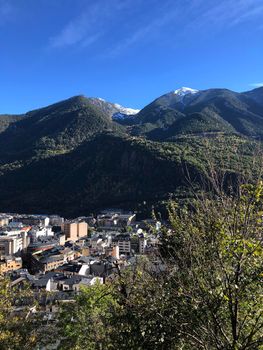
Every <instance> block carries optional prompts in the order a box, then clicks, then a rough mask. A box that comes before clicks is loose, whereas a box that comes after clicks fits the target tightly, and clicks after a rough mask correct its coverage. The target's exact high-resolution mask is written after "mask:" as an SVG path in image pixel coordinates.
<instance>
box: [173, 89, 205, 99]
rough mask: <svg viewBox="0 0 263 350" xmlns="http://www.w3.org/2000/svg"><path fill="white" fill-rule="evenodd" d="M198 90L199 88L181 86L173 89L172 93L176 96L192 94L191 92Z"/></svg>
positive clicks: (194, 92)
mask: <svg viewBox="0 0 263 350" xmlns="http://www.w3.org/2000/svg"><path fill="white" fill-rule="evenodd" d="M198 92H199V90H196V89H191V88H188V87H181V88H180V89H177V90H175V91H174V92H173V93H174V95H178V96H181V97H183V96H186V95H189V94H191V95H193V94H197V93H198Z"/></svg>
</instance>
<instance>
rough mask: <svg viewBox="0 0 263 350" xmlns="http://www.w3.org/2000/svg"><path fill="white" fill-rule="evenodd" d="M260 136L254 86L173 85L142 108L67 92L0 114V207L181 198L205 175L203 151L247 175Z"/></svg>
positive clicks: (261, 117) (261, 97)
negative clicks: (65, 96)
mask: <svg viewBox="0 0 263 350" xmlns="http://www.w3.org/2000/svg"><path fill="white" fill-rule="evenodd" d="M262 138H263V88H258V89H254V90H252V91H248V92H244V93H237V92H233V91H230V90H227V89H208V90H200V91H198V90H194V89H190V88H181V89H177V90H175V91H172V92H170V93H168V94H165V95H163V96H161V97H159V98H157V99H156V100H154V101H153V102H151V103H150V104H149V105H147V106H145V107H144V108H143V109H142V110H135V109H131V108H125V107H122V106H120V105H119V104H115V103H110V102H107V101H105V100H103V99H101V98H87V97H84V96H75V97H72V98H69V99H67V100H65V101H61V102H58V103H55V104H53V105H50V106H47V107H45V108H40V109H38V110H34V111H30V112H28V113H25V114H23V115H1V116H0V211H11V212H13V211H18V212H21V211H23V212H39V213H40V212H41V213H54V212H57V213H59V214H63V215H67V216H74V215H83V214H87V213H89V212H91V211H94V210H98V209H101V208H103V207H105V206H121V207H129V208H131V207H136V206H138V205H141V203H151V204H152V203H153V204H155V203H157V202H160V201H165V200H167V199H168V198H169V197H170V196H177V197H185V196H187V195H188V192H189V188H190V187H189V186H190V185H189V178H191V181H192V182H193V183H192V184H191V187H193V184H194V186H198V185H200V183H201V182H203V179H204V178H205V179H206V180H207V181H209V174H208V153H209V155H210V158H211V159H213V161H214V162H216V164H217V166H218V168H220V169H222V170H224V171H227V172H228V173H229V174H235V173H237V172H240V171H245V172H249V171H251V169H252V168H251V165H252V164H254V163H255V162H254V156H253V155H254V154H255V150H256V149H257V148H258V145H259V144H261V140H262ZM240 164H241V166H240ZM186 174H187V176H188V180H187V179H186Z"/></svg>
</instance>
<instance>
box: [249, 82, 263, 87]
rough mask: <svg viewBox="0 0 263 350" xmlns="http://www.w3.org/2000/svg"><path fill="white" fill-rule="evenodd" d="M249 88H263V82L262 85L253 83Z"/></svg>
mask: <svg viewBox="0 0 263 350" xmlns="http://www.w3.org/2000/svg"><path fill="white" fill-rule="evenodd" d="M249 86H252V87H254V88H259V87H262V86H263V82H262V83H251V84H249Z"/></svg>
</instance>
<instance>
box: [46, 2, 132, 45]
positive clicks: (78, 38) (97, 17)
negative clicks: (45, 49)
mask: <svg viewBox="0 0 263 350" xmlns="http://www.w3.org/2000/svg"><path fill="white" fill-rule="evenodd" d="M134 1H135V0H134ZM132 3H133V1H132V0H123V1H118V0H111V2H109V1H107V2H105V1H103V0H96V2H93V4H92V5H90V6H88V7H87V8H86V9H85V10H84V12H83V13H82V14H80V15H79V16H77V17H76V18H73V19H72V20H71V21H70V22H69V23H67V24H66V25H65V27H64V28H62V29H61V31H60V32H59V33H57V34H56V35H54V36H53V37H51V38H50V39H49V47H51V48H64V47H69V46H72V45H75V44H80V45H81V46H82V47H87V46H89V45H91V44H92V43H94V42H95V41H97V40H98V39H99V38H100V37H101V35H102V34H103V33H104V31H105V28H107V26H108V25H110V23H111V21H112V20H113V18H115V17H117V16H118V15H119V12H120V11H122V10H123V9H125V8H126V7H128V6H130V5H131V4H132Z"/></svg>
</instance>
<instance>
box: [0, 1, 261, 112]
mask: <svg viewBox="0 0 263 350" xmlns="http://www.w3.org/2000/svg"><path fill="white" fill-rule="evenodd" d="M262 18H263V1H262V0H220V1H218V0H92V1H91V0H0V113H22V112H25V111H28V110H32V109H34V108H37V107H41V106H45V105H48V104H50V103H53V102H56V101H58V100H62V99H65V98H68V97H70V96H73V95H78V94H84V95H86V96H95V97H102V98H105V99H107V100H109V101H112V102H118V103H121V104H122V105H124V106H128V107H133V108H141V107H143V106H144V105H146V104H147V103H149V102H150V101H152V100H153V99H154V98H156V97H158V96H160V95H162V94H164V93H166V92H168V91H171V90H175V89H177V88H179V87H181V86H189V87H192V88H196V89H206V88H211V87H226V88H229V89H233V90H235V91H245V90H250V89H252V88H253V87H256V86H260V85H263V63H262V62H263V21H262Z"/></svg>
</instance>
